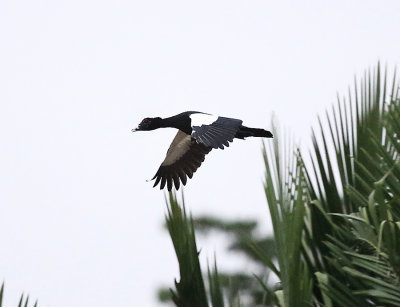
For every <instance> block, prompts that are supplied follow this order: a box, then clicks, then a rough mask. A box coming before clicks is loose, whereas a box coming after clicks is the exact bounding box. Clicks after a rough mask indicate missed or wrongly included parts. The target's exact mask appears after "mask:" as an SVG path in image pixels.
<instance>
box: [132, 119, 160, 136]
mask: <svg viewBox="0 0 400 307" xmlns="http://www.w3.org/2000/svg"><path fill="white" fill-rule="evenodd" d="M161 121H162V119H161V117H146V118H145V119H143V120H142V121H141V122H140V124H139V126H138V127H137V128H135V129H132V132H135V131H150V130H154V129H157V128H160V127H161Z"/></svg>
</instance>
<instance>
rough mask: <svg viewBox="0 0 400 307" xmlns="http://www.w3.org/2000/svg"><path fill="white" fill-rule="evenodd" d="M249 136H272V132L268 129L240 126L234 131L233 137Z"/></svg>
mask: <svg viewBox="0 0 400 307" xmlns="http://www.w3.org/2000/svg"><path fill="white" fill-rule="evenodd" d="M249 136H253V137H259V138H273V137H274V136H273V135H272V133H271V132H270V131H268V130H264V129H260V128H250V127H246V126H240V127H239V130H238V132H236V135H235V138H238V139H244V138H246V137H249Z"/></svg>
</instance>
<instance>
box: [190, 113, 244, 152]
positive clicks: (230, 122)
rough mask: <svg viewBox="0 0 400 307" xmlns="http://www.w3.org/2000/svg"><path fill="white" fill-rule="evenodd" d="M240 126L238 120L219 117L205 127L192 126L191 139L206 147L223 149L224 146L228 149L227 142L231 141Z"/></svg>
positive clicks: (240, 122)
mask: <svg viewBox="0 0 400 307" xmlns="http://www.w3.org/2000/svg"><path fill="white" fill-rule="evenodd" d="M241 125H242V121H241V120H240V119H235V118H227V117H221V116H220V117H218V118H217V119H216V120H215V121H213V122H212V123H209V124H206V125H199V126H196V125H192V138H194V139H195V140H196V142H197V143H199V144H203V145H204V146H206V147H212V148H215V149H218V148H221V149H224V146H227V147H228V146H229V142H232V141H233V138H234V137H235V135H236V133H237V132H238V130H239V128H240V126H241Z"/></svg>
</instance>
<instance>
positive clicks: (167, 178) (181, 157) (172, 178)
mask: <svg viewBox="0 0 400 307" xmlns="http://www.w3.org/2000/svg"><path fill="white" fill-rule="evenodd" d="M211 149H212V148H210V147H206V146H204V145H203V144H198V143H196V141H195V140H194V139H192V137H191V136H190V135H188V134H186V133H184V132H182V131H180V130H179V131H178V133H177V134H176V136H175V138H174V140H173V141H172V143H171V146H170V147H169V149H168V152H167V156H166V157H165V159H164V161H163V162H162V163H161V165H160V168H159V169H158V171H157V173H156V174H155V176H154V177H153V179H156V182H155V183H154V186H153V187H155V186H156V185H157V184H158V183H160V182H161V183H160V190H161V189H163V188H164V187H165V184H167V188H168V191H171V189H172V186H173V184H174V185H175V188H176V189H177V190H178V189H179V184H180V181H181V182H182V183H183V185H185V184H186V181H187V178H186V176H188V177H189V178H192V177H193V173H194V172H196V170H197V169H198V168H199V167H200V165H201V163H202V162H203V161H204V157H205V155H206V154H208V153H209V152H210V151H211ZM179 180H180V181H179Z"/></svg>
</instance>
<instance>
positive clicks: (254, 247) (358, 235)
mask: <svg viewBox="0 0 400 307" xmlns="http://www.w3.org/2000/svg"><path fill="white" fill-rule="evenodd" d="M387 80H388V78H387V73H386V72H384V73H383V74H382V73H381V68H380V66H379V64H378V66H377V67H376V69H375V70H373V71H372V72H368V73H366V74H365V75H364V77H363V79H362V81H361V82H360V83H359V84H358V83H357V82H355V85H354V91H353V92H352V93H351V92H350V93H349V95H348V97H347V98H346V99H338V102H337V104H336V106H334V107H333V108H332V110H331V111H330V112H329V113H328V112H327V114H326V117H325V118H324V119H322V118H319V129H318V132H317V131H313V132H312V141H313V147H312V150H311V152H310V156H309V158H308V159H305V158H304V155H303V154H302V152H301V151H300V148H298V147H297V146H294V145H293V144H292V143H291V142H290V141H287V139H286V140H285V141H284V142H282V141H281V137H280V135H279V132H278V131H276V128H273V130H274V136H275V138H274V140H273V142H268V143H267V146H264V149H263V155H264V161H265V167H266V174H265V195H266V198H267V202H268V206H269V209H270V213H271V219H272V225H273V229H274V236H273V244H272V243H271V241H268V240H267V241H265V242H267V244H269V245H271V246H273V248H272V251H273V252H272V253H271V252H268V249H263V248H262V247H261V245H260V244H257V242H255V241H257V240H255V238H254V236H253V235H254V234H253V232H252V231H253V230H254V228H255V224H254V223H251V222H230V223H227V222H221V221H219V220H217V219H210V218H208V219H205V220H203V221H202V220H201V219H199V221H200V222H198V224H199V227H198V231H200V230H202V231H207V229H220V230H224V231H225V232H227V233H230V234H231V235H232V236H233V237H234V238H235V242H234V244H233V245H232V246H231V247H235V248H236V249H238V250H240V251H242V252H244V253H245V254H246V255H248V256H250V257H251V258H252V259H254V260H256V261H258V263H259V264H261V265H262V268H263V269H264V270H263V271H264V272H266V271H267V269H269V270H270V271H272V272H274V273H275V274H276V276H277V277H278V278H279V280H280V283H281V287H279V288H276V287H272V286H271V285H269V284H268V283H267V282H265V279H263V278H261V277H259V276H258V275H255V276H254V278H253V281H256V282H257V285H255V283H248V286H246V287H244V286H243V284H242V286H241V287H242V289H243V288H245V289H247V291H248V293H251V289H261V293H262V295H261V296H262V297H263V300H257V299H255V297H256V296H257V295H258V294H254V293H255V292H254V293H253V301H252V302H253V303H252V304H250V305H263V306H268V305H271V304H277V305H280V306H308V305H313V306H399V305H400V291H399V287H400V96H399V89H398V86H397V83H396V79H395V78H393V79H392V81H391V84H390V85H389V83H390V82H388V81H387ZM273 126H275V125H273ZM187 234H188V235H189V232H187ZM190 235H191V236H192V237H193V240H194V231H193V224H191V232H190ZM260 242H261V241H259V242H258V243H260ZM174 245H176V244H175V243H174ZM175 248H176V247H175ZM194 251H197V250H196V249H193V251H192V257H193V259H194V258H195V256H197V254H195V253H194ZM178 259H179V256H178ZM180 261H183V259H182V258H181V259H180ZM185 261H187V260H185ZM197 264H198V262H197ZM192 272H193V270H192ZM196 272H197V273H199V274H201V272H200V269H198V270H197V271H196ZM214 272H215V274H216V276H218V283H215V282H214V283H213V284H212V282H209V284H210V286H211V287H213V289H212V290H211V289H210V291H209V292H211V293H214V294H215V293H218V295H217V296H216V297H217V298H215V299H214V300H213V299H211V302H212V303H214V302H215V303H217V302H223V301H224V299H223V297H225V301H226V300H227V293H228V291H227V289H229V287H232V285H227V284H225V285H224V282H223V280H224V278H223V274H218V273H217V268H216V266H215V267H214ZM181 274H182V272H181ZM199 276H200V275H199ZM182 278H183V277H182V275H181V280H182ZM216 288H217V289H219V290H218V291H217V292H216V290H215V289H216ZM221 288H222V290H221ZM202 289H205V287H203V288H202ZM223 289H225V290H223ZM238 293H239V291H238V292H237V294H238ZM221 295H222V297H221ZM204 297H205V294H204ZM266 298H268V299H266ZM186 306H190V304H189V305H186ZM213 306H214V305H213Z"/></svg>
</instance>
